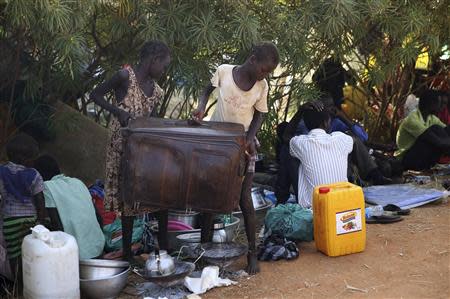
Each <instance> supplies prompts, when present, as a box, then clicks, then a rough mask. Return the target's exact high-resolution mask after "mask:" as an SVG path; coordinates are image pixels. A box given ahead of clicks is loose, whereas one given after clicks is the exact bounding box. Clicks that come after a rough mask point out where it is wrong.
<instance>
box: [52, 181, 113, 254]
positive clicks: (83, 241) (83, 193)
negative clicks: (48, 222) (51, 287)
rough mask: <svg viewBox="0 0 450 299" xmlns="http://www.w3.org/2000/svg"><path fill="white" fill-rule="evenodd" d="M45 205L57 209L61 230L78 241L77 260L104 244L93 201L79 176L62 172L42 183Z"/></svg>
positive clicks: (98, 251) (92, 252)
mask: <svg viewBox="0 0 450 299" xmlns="http://www.w3.org/2000/svg"><path fill="white" fill-rule="evenodd" d="M44 197H45V207H46V208H56V209H57V210H58V214H59V218H60V219H61V223H62V225H63V228H64V232H66V233H68V234H70V235H72V236H73V237H74V238H75V239H76V240H77V244H78V250H79V253H80V259H90V258H94V257H97V256H99V255H100V254H102V252H103V248H104V246H105V236H104V235H103V231H102V229H101V228H100V225H99V223H98V221H97V217H96V216H95V209H94V204H93V203H92V197H91V194H90V193H89V190H88V188H87V187H86V185H84V183H83V182H81V181H80V180H78V179H75V178H70V177H66V176H64V175H62V174H61V175H57V176H54V177H53V178H52V179H51V180H50V181H46V182H44Z"/></svg>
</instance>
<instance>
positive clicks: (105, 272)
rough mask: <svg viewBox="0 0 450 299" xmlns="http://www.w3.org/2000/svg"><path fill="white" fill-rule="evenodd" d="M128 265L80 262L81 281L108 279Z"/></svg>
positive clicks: (91, 261)
mask: <svg viewBox="0 0 450 299" xmlns="http://www.w3.org/2000/svg"><path fill="white" fill-rule="evenodd" d="M129 266H130V264H129V263H128V262H123V261H112V260H100V259H89V260H81V261H80V278H81V279H100V278H108V277H111V276H114V275H117V274H119V273H122V272H123V271H125V270H126V269H127V268H128V267H129Z"/></svg>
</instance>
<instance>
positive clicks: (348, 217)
mask: <svg viewBox="0 0 450 299" xmlns="http://www.w3.org/2000/svg"><path fill="white" fill-rule="evenodd" d="M361 230H362V213H361V209H355V210H348V211H343V212H339V213H336V234H337V235H343V234H349V233H354V232H359V231H361Z"/></svg>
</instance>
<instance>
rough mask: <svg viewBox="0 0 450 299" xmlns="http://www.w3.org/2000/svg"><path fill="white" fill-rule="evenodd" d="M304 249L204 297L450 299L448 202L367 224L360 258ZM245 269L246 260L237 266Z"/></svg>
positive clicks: (311, 245)
mask: <svg viewBox="0 0 450 299" xmlns="http://www.w3.org/2000/svg"><path fill="white" fill-rule="evenodd" d="M299 249H300V256H299V258H298V259H296V260H294V261H278V262H262V263H261V273H260V274H258V275H256V276H252V277H247V278H242V279H241V280H240V281H239V283H238V284H237V285H235V286H231V287H224V288H216V289H213V290H210V291H209V292H207V293H206V294H204V295H202V296H201V297H202V298H206V299H210V298H211V299H212V298H244V299H247V298H349V297H350V298H450V290H449V286H450V204H449V202H448V200H443V201H440V202H438V203H435V204H430V205H427V206H424V207H420V208H416V209H413V210H412V213H411V215H410V216H405V219H404V221H402V222H398V223H394V224H385V225H382V224H370V225H367V244H366V250H365V251H364V252H362V253H359V254H352V255H348V256H342V257H334V258H332V257H327V256H325V255H323V254H321V253H319V252H317V251H316V249H315V246H314V242H311V243H301V244H299ZM244 266H245V259H244V258H242V259H241V260H240V261H239V262H238V263H236V264H235V265H234V266H233V267H234V268H235V269H239V268H240V269H242V268H243V267H244ZM121 298H130V297H128V296H125V297H121Z"/></svg>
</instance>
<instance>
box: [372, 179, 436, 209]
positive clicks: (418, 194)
mask: <svg viewBox="0 0 450 299" xmlns="http://www.w3.org/2000/svg"><path fill="white" fill-rule="evenodd" d="M363 190H364V197H365V201H366V202H367V203H370V204H376V205H382V206H385V205H388V204H393V205H396V206H399V207H400V208H402V209H410V208H414V207H418V206H422V205H424V204H427V203H429V202H432V201H435V200H438V199H440V198H441V197H443V196H444V192H443V191H439V190H436V189H426V188H420V187H417V186H415V185H412V184H401V185H384V186H370V187H366V188H364V189H363Z"/></svg>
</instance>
